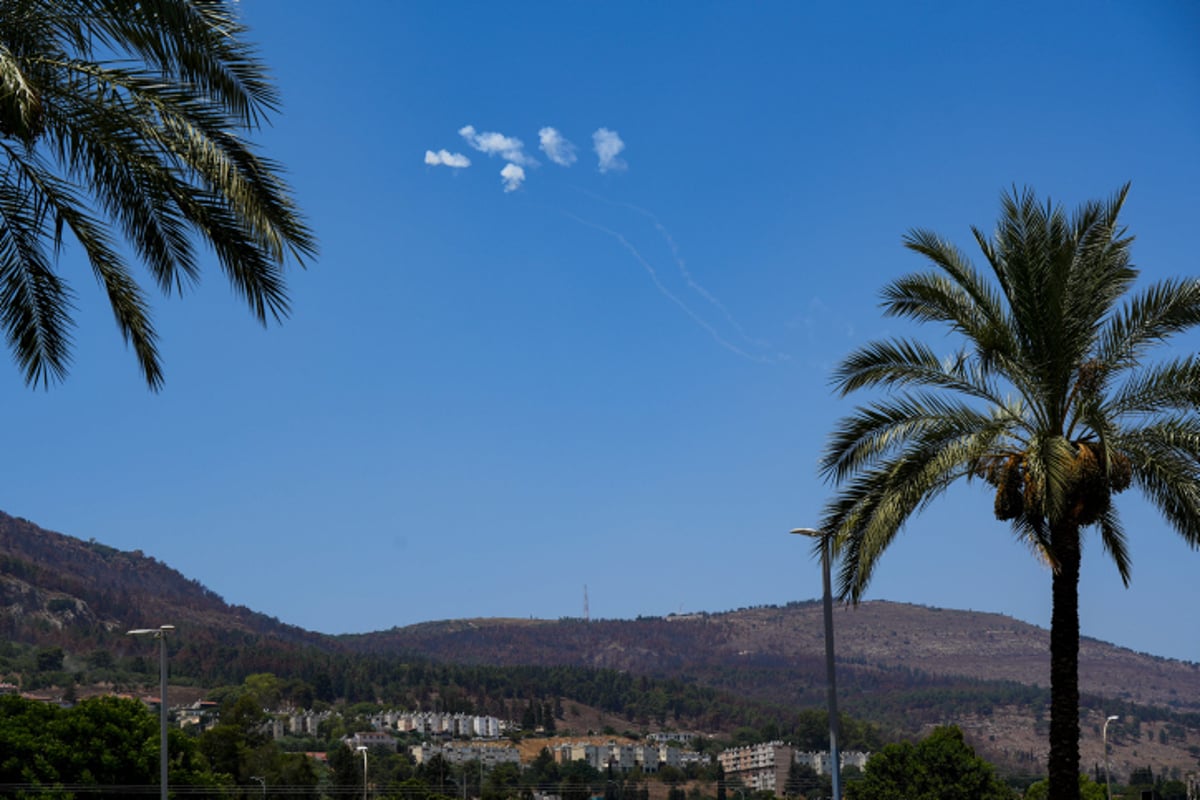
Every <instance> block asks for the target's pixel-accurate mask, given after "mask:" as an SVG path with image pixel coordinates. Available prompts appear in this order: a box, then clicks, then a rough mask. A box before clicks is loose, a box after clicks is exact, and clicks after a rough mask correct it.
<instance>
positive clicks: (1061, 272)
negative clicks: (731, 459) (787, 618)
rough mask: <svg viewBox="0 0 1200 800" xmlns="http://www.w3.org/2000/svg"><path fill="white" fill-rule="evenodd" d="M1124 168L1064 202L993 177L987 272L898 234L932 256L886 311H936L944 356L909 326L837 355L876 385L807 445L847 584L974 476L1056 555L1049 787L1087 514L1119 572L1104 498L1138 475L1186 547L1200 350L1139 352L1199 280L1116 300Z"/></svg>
mask: <svg viewBox="0 0 1200 800" xmlns="http://www.w3.org/2000/svg"><path fill="white" fill-rule="evenodd" d="M1127 191H1128V186H1126V187H1123V188H1122V189H1121V190H1120V191H1119V192H1118V193H1117V195H1116V196H1115V197H1114V198H1112V199H1111V200H1110V201H1108V202H1091V203H1087V204H1085V205H1084V206H1082V207H1081V208H1080V209H1079V210H1078V211H1077V212H1075V214H1074V215H1073V216H1071V217H1070V218H1068V216H1067V214H1065V213H1064V212H1063V210H1062V209H1061V208H1060V207H1058V206H1053V205H1051V204H1050V203H1049V202H1047V203H1046V204H1045V205H1042V204H1041V203H1040V202H1039V201H1038V200H1037V199H1035V197H1034V196H1033V194H1032V193H1031V192H1029V191H1025V192H1022V193H1019V194H1017V193H1015V192H1014V193H1013V194H1011V195H1005V196H1004V198H1003V201H1002V214H1001V218H1000V221H999V224H998V227H997V230H996V233H995V234H994V236H993V237H992V238H991V239H988V238H987V237H986V236H985V235H984V234H983V233H981V232H980V231H979V230H977V229H973V232H974V235H975V239H976V241H977V243H978V245H979V247H980V248H981V249H982V251H983V254H984V256H985V258H986V260H987V262H988V266H989V268H990V278H989V277H988V275H987V274H986V273H985V272H981V271H978V270H977V269H976V268H975V267H974V266H973V265H972V264H971V263H970V261H969V260H968V258H967V256H966V255H965V254H964V253H962V252H961V251H959V250H958V249H957V248H956V247H954V246H953V245H951V244H949V243H948V242H946V241H944V240H943V239H941V238H939V237H938V236H936V235H935V234H933V233H931V232H928V231H924V230H916V231H913V232H910V233H909V234H908V236H907V238H906V245H907V246H908V247H909V248H910V249H911V250H914V251H916V252H917V253H920V254H921V255H923V256H925V257H926V258H927V259H929V261H931V262H932V263H933V265H934V269H932V270H930V271H928V272H924V273H919V274H913V275H909V276H906V277H902V278H900V279H899V280H897V281H895V282H893V283H892V284H890V285H889V286H888V287H886V288H885V289H884V292H883V297H884V301H883V306H884V309H885V313H886V314H887V315H889V316H894V317H902V318H908V319H913V320H916V321H918V322H927V323H935V324H938V323H940V324H942V325H944V326H945V327H946V328H947V329H948V330H949V332H950V333H951V334H952V335H953V336H954V337H955V338H956V339H957V342H958V344H959V347H958V349H957V350H956V351H955V352H952V353H950V354H949V356H948V357H947V358H941V357H939V355H938V354H937V353H935V352H934V350H933V348H932V347H930V346H928V345H926V344H924V343H922V342H919V341H915V340H911V339H900V338H898V339H893V340H889V341H884V342H876V343H872V344H869V345H867V346H866V347H864V348H862V349H860V350H858V351H857V352H855V353H852V354H851V355H850V356H849V357H847V358H846V360H845V361H844V362H843V363H842V364H841V366H840V367H839V368H838V370H837V372H836V376H835V382H836V384H837V386H838V388H839V389H840V391H841V392H842V393H843V394H849V393H851V392H855V391H858V390H861V389H882V390H885V391H886V392H889V394H886V395H885V396H884V397H883V398H882V399H878V400H875V401H873V402H871V403H870V404H869V405H866V406H863V407H860V408H859V409H858V410H856V411H855V412H854V413H853V414H852V415H851V416H849V417H847V418H846V419H844V420H842V421H841V422H840V423H839V424H838V426H837V427H836V429H835V430H834V432H833V434H832V436H831V439H830V442H829V444H828V447H827V450H826V453H825V455H824V456H823V459H822V468H823V471H824V473H825V475H826V476H827V477H829V478H830V479H831V480H833V481H834V482H835V483H836V485H837V491H836V494H835V496H834V497H833V498H832V499H831V501H830V503H829V504H828V506H827V507H826V510H825V514H824V518H823V520H822V525H823V526H824V529H825V530H827V531H830V532H831V533H833V534H834V535H835V537H836V538H835V546H836V549H837V551H838V554H839V555H840V556H841V557H842V562H841V568H840V576H839V590H840V593H841V596H842V597H843V598H847V599H850V600H852V601H857V600H858V599H860V598H861V596H862V594H863V591H864V590H865V588H866V587H867V584H868V583H869V581H870V578H871V575H872V572H873V570H874V569H875V566H876V565H877V564H878V562H879V559H880V556H881V555H882V554H883V552H884V550H885V549H886V548H887V546H888V545H889V544H890V543H891V542H892V540H893V539H894V538H895V536H896V534H897V533H898V532H899V531H900V529H901V528H902V527H903V526H904V524H905V522H906V521H907V520H908V519H909V517H910V516H912V515H913V514H914V513H916V512H917V511H918V510H919V509H921V508H923V507H924V506H925V505H926V504H927V503H929V502H931V501H932V500H934V499H935V498H936V497H938V496H939V495H941V494H942V493H943V492H944V491H945V490H946V489H948V488H949V487H950V486H951V485H952V484H955V483H957V482H959V480H960V479H965V480H967V481H982V482H983V483H986V484H987V485H989V486H990V487H991V489H992V490H993V494H994V501H995V502H994V511H995V515H996V517H997V518H998V519H1001V520H1007V521H1009V522H1011V525H1012V528H1013V531H1014V533H1015V534H1016V536H1017V538H1018V539H1019V540H1021V541H1022V542H1025V543H1026V544H1028V545H1029V546H1030V547H1031V549H1032V550H1033V551H1034V553H1035V554H1036V555H1037V556H1038V557H1040V558H1041V559H1043V560H1044V561H1045V562H1046V563H1047V564H1048V565H1049V566H1050V568H1051V571H1052V578H1051V596H1052V602H1053V610H1052V613H1051V622H1050V682H1051V703H1050V730H1049V740H1050V757H1049V780H1050V795H1051V796H1052V797H1054V798H1056V800H1059V799H1061V800H1073V799H1074V798H1078V796H1079V786H1078V781H1077V778H1078V776H1079V680H1078V660H1079V564H1080V551H1081V546H1082V532H1083V531H1084V530H1085V529H1096V530H1098V532H1099V538H1100V542H1101V544H1102V545H1103V547H1104V549H1105V550H1106V551H1107V553H1108V554H1109V556H1111V557H1112V559H1113V561H1114V562H1115V563H1116V566H1117V569H1118V571H1119V573H1120V575H1121V579H1122V580H1123V581H1124V582H1125V583H1126V584H1128V581H1129V570H1130V562H1129V556H1128V552H1127V550H1126V544H1125V534H1124V531H1123V529H1122V526H1121V522H1120V519H1119V517H1118V515H1117V512H1116V509H1115V508H1114V507H1113V506H1112V503H1111V499H1112V496H1113V495H1115V494H1117V493H1119V492H1121V491H1123V490H1124V489H1126V488H1127V487H1129V486H1130V485H1131V484H1132V485H1136V486H1137V487H1138V488H1139V489H1141V490H1142V492H1143V493H1144V494H1146V495H1147V496H1148V497H1149V498H1150V500H1151V501H1152V502H1153V503H1154V504H1155V505H1156V506H1157V507H1158V509H1159V510H1160V512H1161V513H1162V514H1163V516H1164V517H1165V518H1166V519H1167V521H1168V522H1169V523H1170V524H1171V526H1172V527H1173V528H1175V530H1176V531H1177V532H1178V533H1179V534H1180V535H1181V536H1183V538H1184V539H1185V540H1187V541H1188V542H1189V543H1190V544H1192V545H1193V546H1200V492H1197V491H1196V486H1197V484H1198V482H1200V413H1197V411H1198V406H1200V359H1198V358H1196V357H1195V356H1183V357H1176V358H1173V359H1169V360H1166V361H1163V362H1161V363H1158V364H1153V365H1148V364H1145V363H1144V362H1143V358H1144V356H1146V355H1147V353H1148V351H1149V350H1150V349H1151V346H1152V345H1155V344H1159V343H1161V342H1163V341H1165V340H1167V339H1169V338H1171V337H1172V336H1174V335H1176V334H1178V333H1180V332H1182V331H1186V330H1188V329H1192V328H1194V327H1195V326H1196V325H1197V324H1198V323H1200V280H1197V279H1194V278H1193V279H1187V280H1167V281H1163V282H1160V283H1157V284H1155V285H1153V286H1150V287H1148V288H1146V289H1144V290H1142V291H1141V292H1140V293H1139V294H1137V295H1136V296H1134V297H1132V298H1130V299H1126V300H1125V302H1124V303H1123V304H1122V303H1121V301H1122V299H1123V298H1125V297H1126V294H1127V292H1129V291H1130V290H1131V288H1132V284H1133V282H1134V280H1135V278H1136V276H1137V271H1136V270H1135V269H1134V268H1133V267H1132V266H1131V264H1130V256H1129V250H1130V244H1131V241H1132V239H1131V237H1128V236H1127V235H1126V233H1125V230H1124V229H1123V228H1122V227H1121V226H1120V224H1119V222H1118V215H1119V212H1120V210H1121V207H1122V205H1123V203H1124V201H1125V197H1126V194H1127Z"/></svg>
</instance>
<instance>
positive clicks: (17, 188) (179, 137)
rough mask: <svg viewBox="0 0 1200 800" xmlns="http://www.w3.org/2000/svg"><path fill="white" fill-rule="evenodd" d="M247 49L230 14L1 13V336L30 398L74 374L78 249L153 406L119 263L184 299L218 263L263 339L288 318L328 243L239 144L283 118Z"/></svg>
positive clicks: (40, 3)
mask: <svg viewBox="0 0 1200 800" xmlns="http://www.w3.org/2000/svg"><path fill="white" fill-rule="evenodd" d="M243 34H244V28H243V27H242V26H241V24H240V23H239V21H238V19H237V17H236V15H235V13H234V12H233V10H232V5H231V3H230V2H228V0H12V1H11V2H5V3H2V4H0V326H2V327H3V331H4V335H5V337H6V338H7V341H8V345H9V347H10V349H11V350H12V352H13V355H14V356H15V358H16V360H17V362H18V364H19V365H20V367H21V369H22V371H23V373H24V377H25V381H26V382H27V383H29V384H33V385H39V384H40V385H47V384H48V383H50V382H51V381H53V380H60V379H62V378H63V377H64V376H65V374H66V371H67V367H68V366H69V362H70V341H71V337H70V329H71V324H72V323H71V307H72V297H73V294H72V291H71V289H70V287H69V286H68V284H67V282H66V281H65V280H64V279H63V278H62V277H61V276H60V275H59V273H58V271H57V270H56V268H55V267H56V261H57V258H56V257H57V255H58V253H59V250H60V247H61V246H62V245H63V244H64V242H65V241H74V242H75V243H76V244H77V245H78V246H79V247H80V248H81V250H82V252H83V254H84V255H85V256H86V258H87V261H88V262H89V264H90V266H91V269H92V272H93V274H94V276H95V278H96V280H97V281H98V282H99V284H100V286H101V287H102V289H103V291H104V292H105V294H106V295H107V298H108V301H109V303H110V305H111V306H112V310H113V314H114V316H115V318H116V322H117V326H118V328H119V330H120V332H121V334H122V336H123V337H124V338H125V340H126V341H127V342H128V343H130V344H131V345H132V347H133V350H134V353H135V355H136V357H137V360H138V363H139V366H140V367H141V371H142V374H143V375H144V377H145V379H146V381H147V383H148V384H149V385H150V387H151V388H155V389H156V388H158V387H160V386H161V385H162V380H163V375H162V367H161V364H160V361H159V355H158V350H157V345H156V337H155V332H154V327H153V325H152V323H151V320H150V315H149V305H148V302H147V299H146V295H145V293H144V292H143V290H142V288H141V287H140V286H139V284H138V282H137V281H136V280H135V279H134V277H133V276H132V275H131V273H130V270H129V266H128V264H127V263H126V258H127V257H126V256H125V255H123V254H122V250H127V251H128V252H130V253H131V254H132V257H133V258H135V259H136V260H138V261H140V262H142V263H143V264H144V266H145V267H146V269H147V270H148V272H149V274H150V276H151V277H152V279H153V281H154V282H155V283H156V284H157V285H158V286H159V288H160V289H161V290H162V291H164V292H178V291H180V290H182V289H183V288H184V287H185V286H186V285H188V284H191V283H193V282H195V281H196V280H197V279H198V278H199V275H200V261H199V258H198V255H197V252H196V251H197V245H198V244H203V245H207V246H208V247H209V248H211V249H212V251H213V253H214V254H215V256H216V258H217V261H218V262H219V264H220V266H221V269H222V271H223V272H224V273H225V275H226V277H227V278H228V279H229V281H230V283H231V284H232V285H233V287H234V289H235V291H236V292H237V293H238V294H239V295H241V296H242V297H243V298H244V299H245V301H246V302H247V303H248V304H249V306H250V309H251V312H252V313H253V314H254V315H255V316H256V317H257V318H258V319H259V320H260V321H263V322H266V321H267V320H268V319H280V318H282V317H283V316H285V315H286V314H287V311H288V301H287V294H286V289H285V282H284V268H285V266H286V264H287V263H288V261H289V260H292V259H294V260H295V261H296V262H298V263H300V264H303V263H304V261H305V260H306V259H307V258H309V257H311V256H312V255H314V253H315V241H314V239H313V237H312V235H311V233H310V232H309V230H308V229H307V227H306V225H305V223H304V221H303V219H302V218H301V216H300V214H299V212H298V211H297V209H296V207H295V205H294V203H293V201H292V199H291V197H290V190H289V189H288V187H287V186H286V184H285V183H284V182H283V181H282V179H281V177H280V174H279V172H280V170H279V167H278V165H276V164H275V163H273V162H272V161H270V160H269V159H266V158H264V157H262V156H260V155H258V154H257V153H256V152H255V150H254V148H253V147H252V146H251V145H250V144H249V143H248V142H247V141H245V140H244V139H243V138H242V135H243V134H244V133H246V132H248V131H251V130H253V129H254V128H255V127H257V126H258V125H259V124H261V122H262V121H263V120H264V119H265V117H266V115H267V114H268V113H269V112H272V111H274V110H275V108H276V105H277V96H276V93H275V90H274V88H273V87H272V85H271V84H270V82H269V81H268V80H267V78H266V70H265V68H264V66H263V65H262V64H261V63H260V62H259V61H258V59H257V57H256V56H255V53H254V51H253V49H252V48H251V47H250V46H249V45H247V44H246V42H245V41H244V40H243ZM118 243H120V244H123V245H124V247H119V246H118Z"/></svg>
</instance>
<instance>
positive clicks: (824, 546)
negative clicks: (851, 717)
mask: <svg viewBox="0 0 1200 800" xmlns="http://www.w3.org/2000/svg"><path fill="white" fill-rule="evenodd" d="M792 533H798V534H800V535H802V536H810V537H812V538H814V539H817V540H818V541H820V543H821V578H822V581H823V583H824V589H825V591H824V600H825V683H826V693H827V696H828V699H829V774H830V776H831V777H832V778H833V800H841V798H842V763H841V756H840V755H839V753H838V713H837V673H836V672H835V671H834V668H833V593H832V591H831V590H830V586H829V558H830V552H829V547H830V543H829V534H828V533H825V532H824V531H818V530H815V529H813V528H796V529H795V530H793V531H792Z"/></svg>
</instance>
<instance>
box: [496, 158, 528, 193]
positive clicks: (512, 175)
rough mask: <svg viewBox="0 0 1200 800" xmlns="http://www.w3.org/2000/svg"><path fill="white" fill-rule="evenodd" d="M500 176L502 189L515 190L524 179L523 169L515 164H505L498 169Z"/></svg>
mask: <svg viewBox="0 0 1200 800" xmlns="http://www.w3.org/2000/svg"><path fill="white" fill-rule="evenodd" d="M500 177H501V178H503V179H504V191H506V192H515V191H516V190H517V189H520V188H521V183H522V182H523V181H524V180H525V170H524V169H523V168H522V167H518V166H517V165H516V164H505V165H504V169H502V170H500Z"/></svg>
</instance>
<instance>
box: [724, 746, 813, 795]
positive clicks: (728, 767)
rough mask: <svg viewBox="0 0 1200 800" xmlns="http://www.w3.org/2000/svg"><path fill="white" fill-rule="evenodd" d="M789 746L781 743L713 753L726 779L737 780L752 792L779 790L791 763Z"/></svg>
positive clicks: (791, 752)
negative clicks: (715, 754)
mask: <svg viewBox="0 0 1200 800" xmlns="http://www.w3.org/2000/svg"><path fill="white" fill-rule="evenodd" d="M793 752H794V751H793V749H792V746H791V745H787V744H784V743H783V742H766V743H764V744H756V745H751V746H750V747H732V748H730V749H728V750H725V751H723V752H722V753H720V754H719V755H718V756H717V760H718V761H719V762H720V764H721V767H722V769H724V770H725V778H726V779H727V780H730V779H736V780H740V781H742V782H743V783H745V784H746V786H748V787H750V788H751V789H753V790H754V791H767V792H774V791H776V789H777V788H778V789H779V790H782V789H783V786H784V784H785V783H786V782H787V776H788V770H789V769H791V766H792V757H793Z"/></svg>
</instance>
